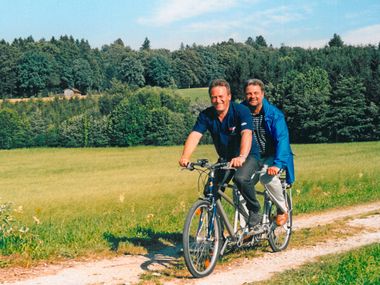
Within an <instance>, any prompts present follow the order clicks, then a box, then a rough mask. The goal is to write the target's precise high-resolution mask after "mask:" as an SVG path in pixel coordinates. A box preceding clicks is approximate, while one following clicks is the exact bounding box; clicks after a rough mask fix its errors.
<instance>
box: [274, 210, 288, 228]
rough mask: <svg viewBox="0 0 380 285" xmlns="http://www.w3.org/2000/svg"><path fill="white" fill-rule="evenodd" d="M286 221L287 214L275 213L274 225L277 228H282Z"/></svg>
mask: <svg viewBox="0 0 380 285" xmlns="http://www.w3.org/2000/svg"><path fill="white" fill-rule="evenodd" d="M287 220H288V213H277V216H276V225H277V226H279V227H280V226H283V225H285V224H286V222H287Z"/></svg>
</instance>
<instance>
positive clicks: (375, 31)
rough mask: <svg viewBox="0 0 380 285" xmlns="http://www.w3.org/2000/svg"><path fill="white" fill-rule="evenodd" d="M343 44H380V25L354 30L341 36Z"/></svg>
mask: <svg viewBox="0 0 380 285" xmlns="http://www.w3.org/2000/svg"><path fill="white" fill-rule="evenodd" d="M341 37H342V40H343V42H344V43H345V44H351V45H367V44H374V45H377V44H379V42H380V24H377V25H371V26H367V27H364V28H360V29H356V30H352V31H349V32H347V33H344V34H342V35H341Z"/></svg>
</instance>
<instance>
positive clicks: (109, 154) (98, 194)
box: [0, 142, 380, 267]
mask: <svg viewBox="0 0 380 285" xmlns="http://www.w3.org/2000/svg"><path fill="white" fill-rule="evenodd" d="M181 151H182V147H181V146H173V147H133V148H82V149H60V148H34V149H16V150H2V151H0V189H1V190H0V204H2V203H5V202H12V203H13V204H12V207H13V210H12V215H13V216H14V219H15V221H17V223H19V224H20V225H25V226H27V227H28V228H29V230H28V231H27V232H26V233H25V234H24V235H19V236H17V237H16V238H15V237H8V240H6V239H4V237H3V242H1V238H0V253H2V255H1V256H0V266H2V267H5V266H11V265H13V264H22V265H26V266H27V265H29V264H34V263H36V262H38V261H40V260H44V261H49V260H50V261H52V260H59V259H65V258H78V257H89V256H92V257H94V256H95V257H99V256H107V255H113V254H115V251H116V252H119V253H124V252H131V253H133V252H140V253H141V252H146V251H147V247H148V246H150V247H151V246H156V247H162V246H163V244H168V243H169V244H170V243H176V242H179V241H180V240H181V233H182V227H183V222H184V218H185V215H186V213H187V210H188V209H189V207H190V205H191V204H192V203H193V202H194V201H195V200H196V199H197V197H198V196H199V195H200V191H198V189H197V178H198V176H197V174H196V173H195V172H189V171H181V169H180V167H179V166H178V162H177V161H178V159H179V157H180V154H181ZM293 151H294V153H295V163H296V179H297V181H296V183H295V184H294V187H293V200H294V211H295V214H299V213H309V212H314V211H321V210H325V209H329V208H334V207H342V206H347V205H353V204H358V203H365V202H369V201H375V200H379V199H380V175H379V174H380V142H368V143H347V144H310V145H294V146H293ZM193 158H194V159H195V158H209V159H211V161H215V160H216V154H215V151H214V148H213V146H210V145H201V146H199V147H198V149H197V151H196V153H195V154H194V155H193Z"/></svg>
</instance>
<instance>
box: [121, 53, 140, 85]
mask: <svg viewBox="0 0 380 285" xmlns="http://www.w3.org/2000/svg"><path fill="white" fill-rule="evenodd" d="M120 69H121V70H120V77H121V80H122V81H123V82H125V83H127V84H128V85H129V86H131V87H142V86H144V84H145V78H144V66H143V64H142V62H141V61H140V60H139V59H138V58H136V57H135V56H134V55H131V56H127V57H126V58H124V59H123V61H122V62H121V68H120Z"/></svg>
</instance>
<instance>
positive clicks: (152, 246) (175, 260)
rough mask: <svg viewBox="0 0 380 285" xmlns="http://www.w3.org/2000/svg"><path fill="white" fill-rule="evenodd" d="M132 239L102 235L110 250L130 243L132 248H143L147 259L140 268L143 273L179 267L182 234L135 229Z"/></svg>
mask: <svg viewBox="0 0 380 285" xmlns="http://www.w3.org/2000/svg"><path fill="white" fill-rule="evenodd" d="M133 232H135V234H134V235H135V236H134V237H128V236H118V235H115V234H113V233H111V232H106V233H104V234H103V237H104V239H105V240H106V241H107V242H108V244H109V246H110V249H111V250H113V251H117V250H118V249H119V247H120V244H121V243H131V244H133V245H134V246H139V247H144V248H145V249H146V251H147V254H145V255H144V256H145V257H146V258H148V260H147V261H145V262H143V263H142V264H141V265H140V267H141V269H143V270H145V271H156V270H162V269H165V268H173V267H177V266H178V265H179V257H180V256H182V252H181V249H182V233H170V232H155V231H152V230H151V229H148V228H142V227H137V228H135V229H134V230H133Z"/></svg>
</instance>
